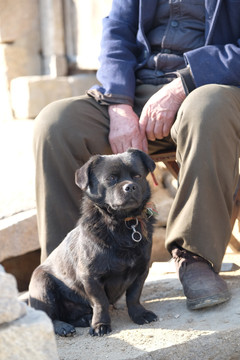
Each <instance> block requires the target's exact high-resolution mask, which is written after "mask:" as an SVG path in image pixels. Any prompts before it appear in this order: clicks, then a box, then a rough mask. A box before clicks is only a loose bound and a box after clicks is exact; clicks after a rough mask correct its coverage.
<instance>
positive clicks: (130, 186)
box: [123, 183, 136, 192]
mask: <svg viewBox="0 0 240 360" xmlns="http://www.w3.org/2000/svg"><path fill="white" fill-rule="evenodd" d="M135 190H136V185H135V184H131V183H130V184H125V185H123V191H125V192H132V191H135Z"/></svg>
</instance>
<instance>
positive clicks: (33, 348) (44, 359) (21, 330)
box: [0, 307, 59, 360]
mask: <svg viewBox="0 0 240 360" xmlns="http://www.w3.org/2000/svg"><path fill="white" fill-rule="evenodd" d="M0 354H1V355H0V358H1V359H4V360H33V359H34V360H58V359H59V358H58V354H57V348H56V341H55V336H54V333H53V326H52V322H51V320H50V319H49V318H48V317H47V315H46V314H45V313H43V312H42V311H36V310H34V309H31V308H29V307H27V313H26V316H23V317H22V318H20V319H18V320H16V321H13V322H11V323H10V324H6V325H2V326H0Z"/></svg>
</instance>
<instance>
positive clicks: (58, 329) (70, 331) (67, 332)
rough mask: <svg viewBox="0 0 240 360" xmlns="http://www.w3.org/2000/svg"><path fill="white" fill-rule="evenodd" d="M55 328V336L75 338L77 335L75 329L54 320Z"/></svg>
mask: <svg viewBox="0 0 240 360" xmlns="http://www.w3.org/2000/svg"><path fill="white" fill-rule="evenodd" d="M53 326H54V331H55V334H57V335H59V336H73V335H74V334H75V333H76V329H75V327H74V326H72V325H70V324H68V323H65V322H64V321H60V320H54V321H53Z"/></svg>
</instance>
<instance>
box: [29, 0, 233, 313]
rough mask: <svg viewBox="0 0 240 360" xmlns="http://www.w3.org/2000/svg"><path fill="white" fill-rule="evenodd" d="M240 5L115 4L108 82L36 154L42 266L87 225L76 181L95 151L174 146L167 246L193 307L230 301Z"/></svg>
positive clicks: (79, 100)
mask: <svg viewBox="0 0 240 360" xmlns="http://www.w3.org/2000/svg"><path fill="white" fill-rule="evenodd" d="M239 18H240V6H239V2H238V1H231V0H226V1H224V2H223V1H218V2H216V1H211V0H206V1H204V0H193V1H191V2H189V1H185V0H181V1H180V0H179V1H174V2H170V1H167V0H148V1H144V0H139V1H136V0H128V1H121V0H113V4H112V10H111V12H110V15H109V17H107V18H105V19H104V21H103V36H102V50H101V55H100V68H99V70H98V79H99V81H100V83H101V86H95V87H94V88H92V89H90V90H89V91H88V93H87V95H84V96H79V97H75V98H70V99H65V100H61V101H57V102H55V103H52V104H50V105H48V106H47V107H46V108H45V109H44V110H43V111H42V112H41V113H40V114H39V116H38V118H37V119H36V126H35V139H34V149H35V158H36V189H37V210H38V226H39V236H40V243H41V250H42V260H43V259H45V258H46V257H47V255H48V254H49V253H50V252H51V251H52V250H53V249H54V248H55V247H56V246H57V245H58V244H59V243H60V242H61V241H62V240H63V238H64V237H65V235H66V234H67V233H68V232H69V231H70V230H71V229H72V228H73V227H74V226H75V224H76V222H77V220H78V217H79V205H80V199H81V192H80V190H79V188H78V187H77V186H76V185H75V183H74V173H75V170H76V169H77V168H79V167H80V166H81V165H83V164H84V163H85V162H86V161H87V160H88V159H89V157H90V156H91V155H93V154H111V153H119V152H123V151H125V150H127V149H128V148H129V147H134V148H138V149H140V150H143V151H145V152H148V153H149V154H150V155H151V154H154V153H157V152H160V151H162V150H170V149H175V148H176V154H177V160H178V163H179V165H180V172H179V189H178V191H177V195H176V197H175V199H174V203H173V206H172V209H171V212H170V214H169V220H168V225H167V239H166V246H167V248H168V250H169V252H171V254H172V256H173V258H174V259H175V261H176V267H177V271H178V274H179V278H180V281H181V283H182V285H183V290H184V293H185V295H186V297H187V305H188V307H189V308H191V309H199V308H203V307H207V306H213V305H216V304H219V303H222V302H224V301H226V300H228V299H229V298H230V294H229V291H228V288H227V285H226V283H225V281H224V280H223V279H222V278H221V277H220V276H219V274H218V272H219V270H220V267H221V262H222V259H223V256H224V253H225V250H226V247H227V244H228V241H229V239H230V233H231V228H230V216H231V212H232V206H233V194H234V191H235V188H236V185H237V180H238V158H239V136H240V88H239V86H240V48H239V45H240V22H239Z"/></svg>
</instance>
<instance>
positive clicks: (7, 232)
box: [0, 210, 39, 261]
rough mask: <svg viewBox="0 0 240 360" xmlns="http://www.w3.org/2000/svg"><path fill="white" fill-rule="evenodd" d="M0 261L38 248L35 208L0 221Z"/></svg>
mask: <svg viewBox="0 0 240 360" xmlns="http://www.w3.org/2000/svg"><path fill="white" fill-rule="evenodd" d="M0 248H1V252H0V261H3V260H5V259H8V258H12V257H15V256H19V255H23V254H26V253H28V252H30V251H34V250H37V249H39V241H38V232H37V220H36V210H28V211H24V212H22V213H19V214H16V215H13V216H11V217H9V218H6V219H2V220H1V221H0Z"/></svg>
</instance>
